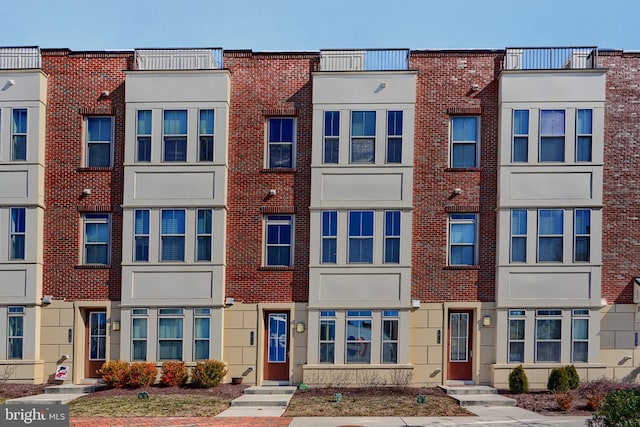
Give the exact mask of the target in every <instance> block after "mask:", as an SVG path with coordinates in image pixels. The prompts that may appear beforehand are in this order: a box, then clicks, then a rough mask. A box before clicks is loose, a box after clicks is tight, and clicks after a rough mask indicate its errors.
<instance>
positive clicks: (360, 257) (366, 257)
mask: <svg viewBox="0 0 640 427" xmlns="http://www.w3.org/2000/svg"><path fill="white" fill-rule="evenodd" d="M349 262H350V263H367V264H371V263H372V262H373V211H350V212H349Z"/></svg>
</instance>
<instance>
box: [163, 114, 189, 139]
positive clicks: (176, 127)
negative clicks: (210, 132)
mask: <svg viewBox="0 0 640 427" xmlns="http://www.w3.org/2000/svg"><path fill="white" fill-rule="evenodd" d="M164 134H165V135H186V134H187V111H186V110H166V111H165V112H164Z"/></svg>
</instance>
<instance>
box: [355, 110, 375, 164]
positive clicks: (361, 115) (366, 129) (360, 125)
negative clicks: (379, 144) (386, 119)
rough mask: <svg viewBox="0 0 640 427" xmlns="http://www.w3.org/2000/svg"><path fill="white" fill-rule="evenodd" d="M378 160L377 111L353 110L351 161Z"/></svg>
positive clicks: (373, 161)
mask: <svg viewBox="0 0 640 427" xmlns="http://www.w3.org/2000/svg"><path fill="white" fill-rule="evenodd" d="M375 161H376V112H375V111H352V112H351V163H375Z"/></svg>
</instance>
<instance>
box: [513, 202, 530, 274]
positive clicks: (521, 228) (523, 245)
mask: <svg viewBox="0 0 640 427" xmlns="http://www.w3.org/2000/svg"><path fill="white" fill-rule="evenodd" d="M511 262H527V210H526V209H512V210H511Z"/></svg>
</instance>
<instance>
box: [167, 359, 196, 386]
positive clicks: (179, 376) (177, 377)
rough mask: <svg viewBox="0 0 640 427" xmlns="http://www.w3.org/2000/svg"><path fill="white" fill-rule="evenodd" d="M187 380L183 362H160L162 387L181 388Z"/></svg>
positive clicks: (187, 372)
mask: <svg viewBox="0 0 640 427" xmlns="http://www.w3.org/2000/svg"><path fill="white" fill-rule="evenodd" d="M188 379H189V370H188V369H187V366H186V365H185V363H184V362H178V361H165V362H162V376H161V377H160V383H161V384H162V385H164V386H168V387H172V386H176V385H177V386H183V385H184V384H185V383H186V382H187V380H188Z"/></svg>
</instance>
